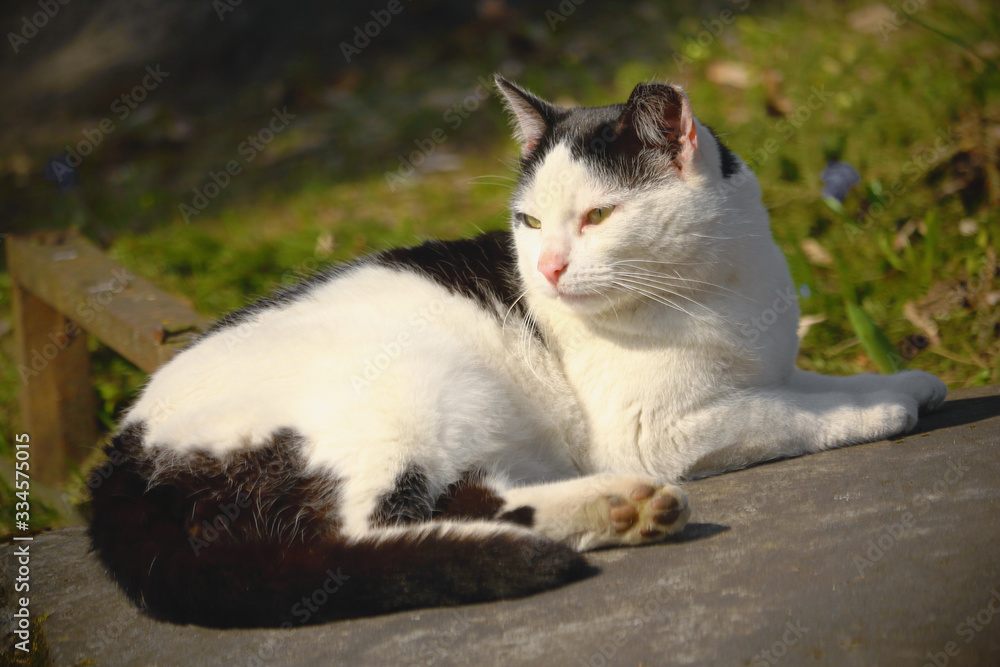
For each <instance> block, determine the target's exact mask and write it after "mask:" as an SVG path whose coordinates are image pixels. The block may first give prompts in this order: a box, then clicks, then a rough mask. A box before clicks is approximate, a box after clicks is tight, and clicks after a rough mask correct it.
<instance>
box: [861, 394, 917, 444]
mask: <svg viewBox="0 0 1000 667" xmlns="http://www.w3.org/2000/svg"><path fill="white" fill-rule="evenodd" d="M935 379H936V378H935ZM870 397H871V401H872V402H871V404H869V406H868V407H865V408H862V412H861V424H862V426H861V430H862V433H863V434H864V436H863V437H864V442H874V441H876V440H888V439H890V438H893V437H895V436H897V435H902V434H903V433H908V432H910V431H912V430H913V428H914V427H915V426H916V425H917V411H918V409H917V402H916V400H915V399H914V398H913V397H912V396H910V395H908V394H903V393H899V392H895V391H880V392H877V393H875V394H870Z"/></svg>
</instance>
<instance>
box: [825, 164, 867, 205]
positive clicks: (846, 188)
mask: <svg viewBox="0 0 1000 667" xmlns="http://www.w3.org/2000/svg"><path fill="white" fill-rule="evenodd" d="M819 177H820V179H821V180H822V181H823V196H824V197H830V198H832V199H836V200H837V201H839V202H841V203H843V201H844V198H845V197H847V193H848V192H850V190H851V188H853V187H854V186H855V185H857V184H858V183H860V182H861V176H859V175H858V172H857V170H856V169H855V168H854V167H852V166H851V165H849V164H848V163H846V162H834V161H833V160H831V161H830V162H827V163H826V169H824V170H823V171H822V172H820V175H819Z"/></svg>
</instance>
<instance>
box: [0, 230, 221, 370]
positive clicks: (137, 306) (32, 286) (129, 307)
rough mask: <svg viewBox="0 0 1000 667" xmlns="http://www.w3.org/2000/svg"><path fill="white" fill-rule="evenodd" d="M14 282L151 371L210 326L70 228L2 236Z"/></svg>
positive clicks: (176, 300)
mask: <svg viewBox="0 0 1000 667" xmlns="http://www.w3.org/2000/svg"><path fill="white" fill-rule="evenodd" d="M7 265H8V269H9V271H10V274H11V277H12V279H13V280H14V282H15V283H16V284H17V285H19V286H20V287H22V288H23V289H24V290H26V291H28V292H30V293H31V294H33V295H35V296H37V297H38V298H39V299H41V300H42V301H44V302H45V303H46V304H48V305H49V306H50V307H52V308H53V309H55V310H57V311H59V312H61V313H64V314H65V315H66V316H68V317H70V318H72V319H73V320H74V321H75V322H76V323H77V324H79V325H80V326H81V327H83V328H84V329H86V330H87V331H89V332H90V333H92V334H94V335H95V336H97V337H98V338H99V339H100V340H101V341H102V342H104V343H105V344H106V345H108V346H109V347H111V348H112V349H114V350H115V351H117V352H118V353H119V354H121V355H122V356H123V357H125V358H126V359H128V360H129V361H131V362H132V363H134V364H135V365H136V366H138V367H139V368H141V369H142V370H144V371H146V372H148V373H151V372H153V371H154V370H156V368H158V367H159V366H161V365H162V364H163V363H165V362H166V361H168V360H169V359H170V358H171V357H173V356H174V355H175V354H176V353H177V352H179V351H180V350H181V349H182V348H183V347H184V346H185V345H186V344H187V343H188V342H190V341H191V339H192V338H193V336H195V335H196V334H197V333H198V332H201V331H204V330H206V329H207V328H208V327H209V326H211V321H210V320H208V319H207V318H204V317H202V316H200V315H198V314H197V313H196V312H194V311H193V310H192V309H191V308H190V307H189V306H187V305H185V304H184V303H182V302H181V301H180V300H179V299H177V298H176V297H174V296H171V295H170V294H168V293H166V292H164V291H163V290H161V289H158V288H157V287H154V286H153V285H152V284H151V283H150V282H149V281H147V280H145V279H143V278H141V277H139V276H137V275H135V274H134V273H133V272H131V271H129V270H128V269H126V268H125V267H123V266H121V265H120V264H118V263H117V262H115V261H114V260H112V259H110V258H109V257H107V256H106V255H104V253H102V252H101V251H100V250H99V249H98V248H97V247H95V246H94V245H93V244H92V243H90V242H89V241H87V240H86V239H85V238H83V237H82V236H81V235H79V234H78V233H75V232H44V233H39V234H32V235H28V236H11V237H8V238H7Z"/></svg>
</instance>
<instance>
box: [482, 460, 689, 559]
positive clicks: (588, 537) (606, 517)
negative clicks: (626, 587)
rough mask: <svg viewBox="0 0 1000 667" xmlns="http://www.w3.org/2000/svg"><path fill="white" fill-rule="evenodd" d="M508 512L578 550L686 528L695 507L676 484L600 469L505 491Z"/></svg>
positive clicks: (650, 539) (651, 539)
mask: <svg viewBox="0 0 1000 667" xmlns="http://www.w3.org/2000/svg"><path fill="white" fill-rule="evenodd" d="M503 499H504V502H505V505H504V508H503V510H504V512H503V513H501V515H500V516H501V518H502V517H503V516H504V514H506V516H508V517H512V518H513V517H521V518H523V519H526V520H527V522H526V525H528V526H529V527H530V528H531V529H532V530H534V531H536V532H538V533H540V534H541V535H543V536H545V537H548V538H551V539H554V540H559V541H560V542H564V543H566V544H570V545H572V546H574V547H575V548H577V549H579V550H581V551H582V550H586V549H595V548H598V547H605V546H617V545H634V544H646V543H650V542H657V541H660V540H662V539H664V538H665V537H667V536H669V535H673V534H674V533H677V532H679V531H680V530H681V529H683V528H684V525H685V524H686V523H687V520H688V518H689V517H690V516H691V509H690V507H689V506H688V501H687V496H685V495H684V492H683V491H681V490H680V489H679V488H677V487H676V486H669V485H663V484H662V483H661V482H659V481H657V480H655V479H652V478H649V477H639V476H633V475H609V474H596V475H588V476H586V477H580V478H577V479H570V480H564V481H559V482H551V483H548V484H536V485H531V486H520V487H514V488H510V489H507V490H505V491H503Z"/></svg>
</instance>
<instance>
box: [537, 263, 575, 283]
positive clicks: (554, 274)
mask: <svg viewBox="0 0 1000 667" xmlns="http://www.w3.org/2000/svg"><path fill="white" fill-rule="evenodd" d="M568 265H569V263H568V262H567V261H566V260H565V259H564V258H562V257H559V256H558V255H542V256H541V257H540V258H539V259H538V271H539V273H541V274H542V275H543V276H545V279H546V280H548V281H549V283H550V284H551V285H552V286H553V287H556V286H557V285H558V283H559V276H561V275H562V274H563V273H565V271H566V267H567V266H568Z"/></svg>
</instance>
